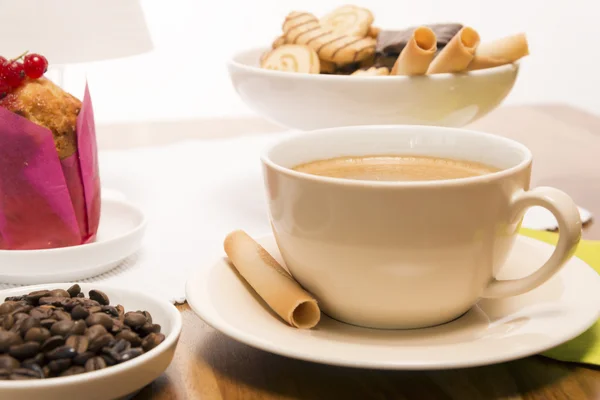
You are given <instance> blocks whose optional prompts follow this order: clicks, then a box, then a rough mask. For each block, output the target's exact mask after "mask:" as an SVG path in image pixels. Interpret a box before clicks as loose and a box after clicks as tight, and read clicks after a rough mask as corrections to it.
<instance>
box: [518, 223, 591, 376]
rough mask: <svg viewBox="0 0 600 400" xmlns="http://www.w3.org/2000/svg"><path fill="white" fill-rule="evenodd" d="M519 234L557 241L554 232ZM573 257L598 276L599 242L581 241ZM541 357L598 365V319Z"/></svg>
mask: <svg viewBox="0 0 600 400" xmlns="http://www.w3.org/2000/svg"><path fill="white" fill-rule="evenodd" d="M521 234H522V235H524V236H529V237H532V238H535V239H538V240H541V241H543V242H546V243H550V244H556V241H557V239H558V234H556V233H554V232H545V231H534V230H530V229H521ZM575 256H576V257H579V258H580V259H582V260H583V261H585V262H586V263H587V264H588V265H589V266H590V267H592V268H593V269H594V270H595V271H596V272H598V273H599V274H600V241H593V240H582V241H581V242H580V243H579V246H578V248H577V251H576V252H575ZM542 355H544V356H546V357H550V358H554V359H555V360H560V361H569V362H578V363H585V364H594V365H600V319H599V320H598V321H596V323H595V324H594V325H592V327H590V329H588V330H587V331H585V332H584V333H582V334H581V335H579V336H577V337H576V338H575V339H572V340H570V341H568V342H566V343H563V344H561V345H559V346H557V347H555V348H553V349H550V350H548V351H546V352H544V353H542Z"/></svg>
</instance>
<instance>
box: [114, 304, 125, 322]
mask: <svg viewBox="0 0 600 400" xmlns="http://www.w3.org/2000/svg"><path fill="white" fill-rule="evenodd" d="M115 308H116V309H117V312H118V313H119V321H124V320H125V307H123V306H122V305H120V304H117V306H116V307H115Z"/></svg>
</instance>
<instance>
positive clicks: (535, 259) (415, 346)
mask: <svg viewBox="0 0 600 400" xmlns="http://www.w3.org/2000/svg"><path fill="white" fill-rule="evenodd" d="M259 242H260V243H261V244H262V245H263V246H264V247H265V248H266V250H267V251H269V252H270V253H271V254H272V255H273V256H274V257H275V258H276V259H277V260H278V261H279V262H282V260H281V256H280V255H279V252H278V251H277V247H276V245H275V240H274V239H273V237H272V236H268V237H265V238H262V239H261V240H259ZM552 249H553V248H552V247H551V246H549V245H547V244H545V243H542V242H539V241H536V240H534V239H530V238H526V237H519V238H518V240H517V241H516V244H515V248H514V251H513V253H512V255H511V257H510V259H509V261H508V262H507V264H506V266H505V268H504V269H503V270H502V272H501V273H500V274H499V276H498V278H501V279H507V278H517V277H522V276H525V275H527V274H528V273H530V272H531V271H532V270H533V269H535V268H537V267H539V266H540V265H541V264H542V262H543V261H544V260H546V259H547V258H548V255H549V254H550V253H551V251H552ZM282 264H283V263H282ZM186 295H187V301H188V303H189V304H190V306H191V307H192V309H193V310H194V311H195V312H196V313H197V314H198V315H199V316H200V317H201V318H202V319H203V320H204V321H206V322H207V323H208V324H210V325H211V326H213V327H214V328H215V329H217V330H219V331H221V332H223V333H224V334H226V335H228V336H230V337H232V338H234V339H236V340H239V341H240V342H243V343H246V344H248V345H250V346H254V347H257V348H260V349H263V350H266V351H269V352H273V353H276V354H280V355H284V356H289V357H293V358H298V359H302V360H308V361H314V362H319V363H325V364H332V365H343V366H350V367H364V368H379V369H441V368H461V367H470V366H478V365H486V364H493V363H498V362H504V361H508V360H513V359H517V358H521V357H526V356H529V355H532V354H537V353H540V352H543V351H545V350H547V349H549V348H552V347H554V346H556V345H558V344H560V343H563V342H565V341H567V340H570V339H572V338H574V337H576V336H577V335H579V334H580V333H582V332H584V331H585V330H586V329H587V328H588V327H590V326H591V325H592V324H593V323H594V322H595V321H596V320H597V319H598V317H600V276H598V274H597V273H596V272H595V271H594V270H592V269H591V268H590V267H589V266H588V265H587V264H585V263H584V262H583V261H581V260H579V259H577V258H573V259H572V260H571V261H570V262H569V263H568V264H567V265H566V266H565V267H564V268H563V269H562V270H561V272H559V273H558V274H557V275H556V276H555V277H554V278H552V279H551V280H549V281H548V282H546V283H545V284H544V285H542V286H540V287H539V288H537V289H535V290H533V291H531V292H529V293H527V294H524V295H521V296H515V297H512V298H508V299H501V300H482V301H480V302H479V304H478V305H476V306H475V307H474V308H473V309H471V311H469V312H468V313H467V314H465V315H463V316H462V317H461V318H459V319H457V320H455V321H453V322H450V323H447V324H444V325H440V326H437V327H433V328H427V329H416V330H404V331H401V330H376V329H366V328H360V327H356V326H351V325H347V324H344V323H341V322H338V321H336V320H333V319H331V318H329V317H327V316H325V315H323V316H322V318H321V322H319V324H318V325H317V327H315V329H312V330H299V329H296V328H292V327H290V326H288V325H287V324H285V323H284V322H282V321H281V320H280V319H279V318H278V317H277V316H276V314H274V313H273V312H271V311H270V310H269V309H268V307H267V306H266V305H265V304H264V303H263V302H262V301H261V300H260V299H259V298H258V297H257V295H256V294H255V292H254V291H253V290H252V289H251V288H250V287H249V286H248V285H247V284H246V283H245V281H243V279H242V278H241V277H240V276H239V275H238V274H237V273H236V272H235V270H234V269H233V267H231V266H230V265H229V263H228V262H227V261H226V258H221V259H219V260H216V261H215V262H214V264H212V265H206V266H201V267H200V268H199V269H198V271H197V272H196V273H195V275H194V276H193V277H192V278H191V279H190V280H188V282H187V285H186Z"/></svg>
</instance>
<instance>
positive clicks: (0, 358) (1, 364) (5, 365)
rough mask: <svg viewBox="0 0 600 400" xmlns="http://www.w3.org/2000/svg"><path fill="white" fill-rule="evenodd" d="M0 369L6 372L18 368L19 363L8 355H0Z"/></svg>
mask: <svg viewBox="0 0 600 400" xmlns="http://www.w3.org/2000/svg"><path fill="white" fill-rule="evenodd" d="M0 368H2V369H8V370H11V369H14V368H19V361H18V360H17V359H16V358H13V357H11V356H9V355H8V354H2V355H0Z"/></svg>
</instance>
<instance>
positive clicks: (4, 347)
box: [0, 331, 23, 353]
mask: <svg viewBox="0 0 600 400" xmlns="http://www.w3.org/2000/svg"><path fill="white" fill-rule="evenodd" d="M21 343H23V339H21V336H19V335H18V334H17V333H15V332H11V331H8V332H7V331H0V353H7V352H8V349H9V347H10V346H14V345H16V344H21Z"/></svg>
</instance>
